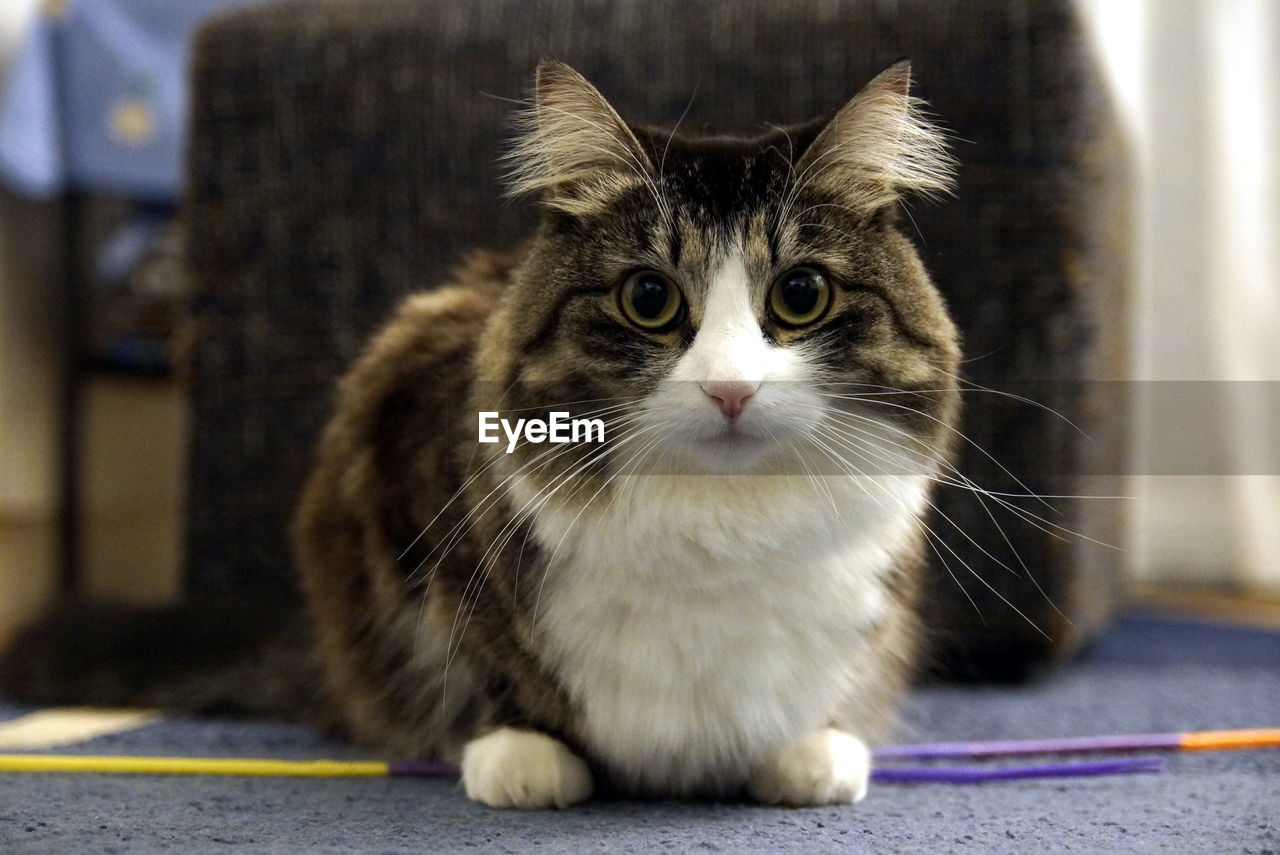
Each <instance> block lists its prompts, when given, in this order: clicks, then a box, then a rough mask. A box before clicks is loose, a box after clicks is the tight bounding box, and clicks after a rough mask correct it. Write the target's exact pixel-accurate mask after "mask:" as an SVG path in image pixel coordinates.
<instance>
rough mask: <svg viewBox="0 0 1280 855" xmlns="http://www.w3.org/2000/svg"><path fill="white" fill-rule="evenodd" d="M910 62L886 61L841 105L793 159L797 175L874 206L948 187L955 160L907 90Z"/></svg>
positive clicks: (865, 206)
mask: <svg viewBox="0 0 1280 855" xmlns="http://www.w3.org/2000/svg"><path fill="white" fill-rule="evenodd" d="M910 90H911V63H910V62H909V61H907V60H901V61H900V62H896V63H894V64H893V65H891V66H889V67H888V68H887V69H885V70H884V71H882V72H880V74H878V75H876V77H875V78H874V79H872V81H871V82H870V83H868V84H867V85H866V86H864V87H863V88H862V91H861V92H859V93H858V94H857V95H855V96H854V97H853V100H852V101H850V102H849V103H848V104H845V105H844V107H842V108H841V109H840V112H838V113H836V115H835V117H834V118H832V119H831V121H830V122H828V123H827V125H826V127H824V128H823V129H822V130H821V131H819V132H818V136H817V137H816V138H815V139H814V141H813V142H812V143H811V144H810V145H809V147H808V148H807V149H806V150H805V152H804V154H803V155H802V156H801V158H800V162H799V163H798V164H797V165H796V175H797V176H798V180H801V181H805V182H807V183H809V184H810V186H815V187H819V188H824V189H827V190H829V191H830V192H832V193H834V194H836V195H840V196H842V197H844V199H845V201H846V202H847V203H848V204H850V205H851V206H852V207H855V208H857V209H859V210H864V211H866V212H868V213H872V212H875V211H878V210H880V209H882V208H883V207H885V206H886V205H889V204H890V203H893V202H896V201H898V200H899V199H901V198H902V197H903V196H904V195H907V194H913V193H914V194H918V195H922V196H926V197H932V196H939V195H943V194H946V193H949V192H951V187H952V183H953V179H954V174H955V161H954V160H953V159H952V157H951V155H950V153H949V152H948V150H947V143H946V137H945V136H944V134H943V132H942V130H941V129H940V128H938V127H937V126H936V125H934V124H933V123H931V122H930V121H929V120H928V118H927V117H926V116H925V115H924V113H923V112H922V110H921V107H922V102H921V101H920V100H919V99H917V98H913V97H912V96H911V91H910Z"/></svg>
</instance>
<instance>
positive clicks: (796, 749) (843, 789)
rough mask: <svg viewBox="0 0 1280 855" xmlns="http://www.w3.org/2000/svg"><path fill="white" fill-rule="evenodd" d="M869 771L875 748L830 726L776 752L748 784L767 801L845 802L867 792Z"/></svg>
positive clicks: (798, 803) (794, 803)
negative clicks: (871, 750)
mask: <svg viewBox="0 0 1280 855" xmlns="http://www.w3.org/2000/svg"><path fill="white" fill-rule="evenodd" d="M870 776H871V752H870V751H868V750H867V746H866V745H865V744H864V743H863V742H862V740H861V739H858V738H857V737H856V736H850V735H849V734H847V733H845V732H843V731H840V730H835V729H834V728H827V729H825V730H819V731H818V732H817V733H814V734H812V735H810V736H807V737H805V738H804V739H802V740H800V741H799V742H797V743H795V744H794V745H792V746H790V747H788V748H785V749H783V750H782V751H780V752H778V754H777V755H775V756H774V757H773V759H772V760H770V761H769V763H767V764H766V765H765V766H764V767H762V768H761V769H758V770H757V771H756V772H755V774H753V775H752V776H751V780H750V782H749V783H748V785H747V789H748V790H749V791H750V793H751V796H752V797H753V798H754V799H756V800H757V801H761V802H765V803H766V804H774V805H790V806H791V807H815V806H817V805H847V804H852V803H854V802H857V801H861V800H862V799H863V797H864V796H866V794H867V781H868V779H869V778H870Z"/></svg>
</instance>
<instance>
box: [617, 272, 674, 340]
mask: <svg viewBox="0 0 1280 855" xmlns="http://www.w3.org/2000/svg"><path fill="white" fill-rule="evenodd" d="M618 303H619V305H620V306H621V307H622V314H624V315H626V316H627V320H629V321H631V323H633V324H635V325H636V326H638V327H640V328H641V329H646V330H660V329H664V328H666V327H668V326H670V325H671V324H672V323H674V322H675V321H676V320H677V319H678V318H679V317H680V315H681V314H682V312H683V309H684V297H683V296H682V295H681V294H680V289H679V288H677V287H676V286H675V285H673V284H672V283H671V282H670V281H669V280H668V279H667V278H666V277H665V276H663V275H662V274H661V273H658V272H656V271H653V270H642V271H640V272H639V273H633V274H631V276H630V277H629V278H628V279H627V281H626V282H624V283H622V290H621V291H619V292H618Z"/></svg>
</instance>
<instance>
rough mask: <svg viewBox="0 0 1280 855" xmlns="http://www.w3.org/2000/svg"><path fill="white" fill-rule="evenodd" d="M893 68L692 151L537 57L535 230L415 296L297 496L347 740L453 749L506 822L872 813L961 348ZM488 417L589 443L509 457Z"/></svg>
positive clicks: (346, 394) (352, 391)
mask: <svg viewBox="0 0 1280 855" xmlns="http://www.w3.org/2000/svg"><path fill="white" fill-rule="evenodd" d="M909 76H910V72H909V66H908V64H907V63H905V62H902V63H898V64H896V65H894V66H892V67H891V68H889V69H888V70H886V71H884V72H883V73H881V74H880V75H879V76H877V77H876V78H875V79H874V80H872V81H871V82H870V83H869V84H867V86H866V87H865V88H864V89H863V90H862V91H861V92H860V93H859V94H858V95H857V96H856V97H855V98H854V99H853V100H852V101H850V102H849V103H848V104H847V105H846V106H845V107H844V108H843V109H841V110H840V111H839V112H838V113H837V114H836V115H835V116H834V118H831V119H830V120H829V121H819V122H813V123H808V124H804V125H800V126H796V127H791V128H786V129H783V128H777V129H775V130H772V131H770V132H769V133H767V134H764V135H763V136H759V137H754V138H729V137H699V138H692V137H684V136H680V135H677V134H675V133H674V132H667V131H660V130H655V129H651V128H646V127H641V126H637V125H632V124H628V123H626V122H624V121H623V120H622V118H621V117H620V116H619V115H618V114H617V113H616V112H615V111H614V110H613V108H611V107H610V106H609V104H608V103H607V102H606V101H605V99H604V98H603V97H602V96H601V95H600V93H599V92H597V91H596V90H595V89H594V88H593V87H592V86H591V84H589V83H588V82H587V81H586V80H585V79H583V78H582V77H581V76H580V75H578V74H577V73H576V72H575V71H573V70H572V69H570V68H568V67H567V66H565V65H561V64H558V63H554V62H545V63H543V64H542V65H541V66H540V67H539V68H538V73H537V85H536V94H535V98H534V103H533V106H532V108H531V109H530V111H529V113H528V115H527V116H526V117H525V119H526V121H525V124H524V125H523V126H522V130H521V135H520V137H519V139H518V141H517V143H516V145H515V147H514V150H513V153H512V155H511V164H512V170H511V176H512V183H511V189H512V191H513V192H515V193H537V194H539V195H540V197H541V201H542V203H543V215H542V219H541V224H540V226H539V228H538V230H537V232H536V234H535V235H534V236H533V238H532V239H531V240H530V241H529V242H528V243H527V244H525V245H524V246H523V247H522V248H521V249H519V250H518V251H516V252H514V253H512V254H511V255H508V256H489V255H486V256H481V257H477V258H476V259H475V260H473V262H472V263H471V264H469V265H468V266H467V267H465V268H464V269H463V270H462V271H461V272H459V273H458V274H457V276H456V278H455V280H454V281H453V283H452V284H451V285H449V286H448V287H444V288H440V289H437V290H433V291H430V292H428V293H424V294H421V295H418V296H415V297H412V298H411V299H409V300H408V301H407V302H406V303H405V304H404V306H403V307H402V308H401V309H400V311H399V313H398V315H397V316H396V317H395V319H394V320H393V321H392V322H391V323H390V325H389V326H388V327H387V328H386V329H385V330H383V331H382V333H381V334H380V335H378V336H377V338H376V339H375V340H374V341H373V343H372V344H371V346H370V347H369V349H368V351H367V352H366V353H365V354H364V356H363V357H362V358H361V359H360V360H359V362H358V363H357V364H356V365H355V367H354V368H353V369H352V370H351V371H350V373H349V374H348V375H347V376H346V377H345V379H344V380H343V381H342V383H341V386H340V391H339V396H338V405H337V413H336V415H335V416H334V418H333V420H332V422H331V423H330V424H329V426H328V428H327V430H326V431H325V434H324V436H323V439H322V441H321V443H320V446H319V450H318V455H317V463H316V466H315V469H314V473H313V475H312V477H311V479H310V482H309V483H308V485H307V487H306V490H305V494H304V496H303V499H302V502H301V505H300V507H299V509H298V513H297V517H296V521H295V526H294V532H293V536H294V544H295V548H296V555H297V563H298V567H299V569H300V571H301V574H302V583H303V586H304V589H305V592H306V596H307V601H308V604H309V607H310V612H311V615H312V619H313V623H314V627H315V629H316V631H317V632H318V635H319V641H320V644H321V651H322V655H323V658H324V661H325V663H326V668H327V673H328V678H329V682H330V688H331V693H332V697H333V699H334V700H335V702H336V703H337V705H338V706H339V707H340V711H341V714H342V716H343V718H344V720H345V723H346V725H347V727H348V728H349V730H350V731H351V732H352V734H353V735H354V736H355V737H356V738H357V739H359V740H360V741H361V742H364V743H366V744H369V745H373V746H377V747H378V748H379V749H381V750H383V751H386V752H389V753H390V754H392V755H395V756H430V757H437V758H443V759H451V760H456V761H459V762H460V763H461V767H462V775H463V782H464V785H465V788H466V792H467V794H468V795H469V796H470V797H471V798H473V799H476V800H477V801H480V802H484V803H485V804H489V805H494V806H501V807H521V808H540V807H549V806H557V807H564V806H566V805H570V804H573V803H575V802H578V801H581V800H583V799H585V798H587V797H588V796H589V795H591V794H592V792H593V790H594V791H600V790H609V791H611V792H622V793H635V794H657V795H731V794H735V793H738V792H743V791H745V792H746V793H749V794H750V795H751V796H752V797H754V798H756V799H758V800H761V801H764V802H770V803H782V804H788V805H823V804H835V803H847V802H853V801H857V800H858V799H860V798H861V797H862V796H863V795H864V793H865V792H866V787H867V779H868V771H869V755H868V749H867V747H866V743H867V741H870V740H874V739H876V738H878V736H879V734H881V733H882V729H883V728H884V726H885V724H886V723H887V721H888V719H889V717H890V715H891V713H892V710H893V707H894V704H895V700H896V698H897V697H898V695H899V694H900V692H901V690H902V688H903V685H904V681H905V680H906V679H907V677H908V675H909V673H910V668H911V663H912V659H913V653H914V651H915V639H916V635H917V626H916V617H915V612H914V605H915V601H916V597H917V593H918V587H919V583H920V575H921V573H920V571H921V564H922V558H923V555H922V552H923V549H924V548H925V543H924V538H923V534H922V524H921V516H922V514H923V513H924V512H925V510H926V508H927V506H928V502H929V487H930V475H931V474H932V473H933V471H934V470H935V469H936V467H937V466H938V465H940V463H941V462H942V461H943V460H944V459H945V457H946V455H947V453H948V446H949V441H948V440H949V434H951V433H953V431H952V426H953V425H954V424H955V420H956V416H957V409H958V404H957V396H956V395H955V394H954V393H953V392H948V391H937V390H946V389H948V388H949V387H952V386H953V385H954V384H953V382H952V378H953V376H954V374H955V372H956V370H957V363H958V359H959V349H958V345H957V336H956V331H955V329H954V327H953V325H952V323H951V321H950V319H949V318H948V315H947V311H946V309H945V307H944V305H943V301H942V299H941V298H940V296H939V294H938V292H937V291H936V290H935V289H934V286H933V285H932V284H931V283H930V281H929V277H928V275H927V274H926V273H925V270H924V268H923V267H922V265H921V263H920V260H919V258H918V257H917V254H916V252H915V250H914V248H913V247H912V245H911V243H910V242H909V241H908V239H907V238H906V237H904V236H903V234H902V232H901V231H900V230H899V228H898V227H897V226H896V220H897V217H896V212H897V210H898V207H899V202H900V200H901V199H902V198H903V196H904V195H905V194H925V195H934V194H938V193H942V192H945V191H946V190H947V189H948V187H949V183H950V173H951V161H950V159H949V158H948V156H947V154H946V151H945V148H944V144H943V139H942V136H941V134H940V132H939V131H938V130H937V129H936V128H934V127H933V126H931V125H930V124H929V123H927V122H926V121H925V120H924V119H923V117H922V115H921V113H920V111H919V109H918V103H917V102H916V101H915V99H913V98H912V97H911V95H910V94H909V92H908V87H909ZM894 395H898V396H899V397H897V398H895V397H892V396H894ZM904 395H905V396H907V397H902V396H904ZM886 396H887V397H886ZM895 402H896V403H895ZM480 411H497V412H499V413H501V414H502V415H503V416H504V417H508V418H510V419H512V420H514V419H516V418H525V417H538V416H541V417H545V416H546V415H547V414H548V413H550V412H553V411H570V412H573V413H575V414H578V415H590V414H594V415H596V416H598V417H600V418H602V419H603V420H604V422H605V423H606V425H607V431H606V435H605V440H604V441H603V442H593V443H578V444H569V445H559V446H553V445H548V444H540V443H532V442H522V443H518V444H517V445H516V447H515V448H514V450H513V451H512V452H511V453H507V447H506V444H505V442H500V443H497V444H481V443H479V442H478V441H477V413H478V412H480ZM876 461H892V462H893V463H894V466H893V468H892V471H889V472H887V473H886V472H885V471H883V470H881V471H880V474H875V475H870V474H864V473H866V472H868V471H869V470H870V469H871V468H872V464H874V463H875V462H876ZM899 464H900V465H899ZM406 547H409V549H408V551H407V552H406Z"/></svg>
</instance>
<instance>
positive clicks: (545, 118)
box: [504, 59, 652, 213]
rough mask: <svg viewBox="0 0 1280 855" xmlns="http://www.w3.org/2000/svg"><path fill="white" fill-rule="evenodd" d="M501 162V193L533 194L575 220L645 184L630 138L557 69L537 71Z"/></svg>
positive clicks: (641, 155)
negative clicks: (504, 181) (529, 100)
mask: <svg viewBox="0 0 1280 855" xmlns="http://www.w3.org/2000/svg"><path fill="white" fill-rule="evenodd" d="M515 126H516V137H515V141H514V143H513V145H512V147H511V149H510V150H509V151H508V153H507V155H506V156H505V158H504V160H505V162H506V165H507V174H506V177H507V184H508V193H509V194H510V195H513V196H516V195H521V194H524V193H534V192H541V193H542V194H543V196H544V199H545V201H546V202H547V203H548V204H550V205H551V206H552V207H556V208H560V209H561V210H565V211H568V212H570V213H583V212H585V211H587V210H591V209H594V208H596V207H598V206H599V205H600V204H601V203H603V202H605V201H607V199H608V198H610V197H612V196H613V195H615V194H616V193H617V192H619V191H620V190H622V189H626V188H629V187H632V186H635V185H636V184H639V183H643V182H646V181H649V180H650V175H651V173H652V165H651V163H650V161H649V157H648V155H646V154H645V152H644V150H643V148H642V147H641V146H640V143H639V141H638V140H637V139H636V137H635V134H634V133H632V131H631V129H630V128H629V127H627V124H626V122H624V121H623V120H622V117H621V116H619V115H618V113H617V111H615V110H614V109H613V107H611V106H610V105H609V102H608V101H606V100H605V99H604V96H603V95H601V94H600V92H599V91H598V90H597V89H596V88H595V87H594V86H592V85H591V84H590V83H589V82H587V79H586V78H585V77H583V76H582V75H581V74H579V73H578V72H576V71H574V70H573V69H572V68H570V67H569V66H567V65H565V64H564V63H562V62H556V61H553V60H545V59H544V60H543V61H542V62H540V63H538V72H537V78H536V83H535V85H534V97H533V104H532V106H531V107H529V108H528V109H526V110H524V111H522V112H520V113H519V114H517V116H516V117H515Z"/></svg>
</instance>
